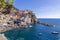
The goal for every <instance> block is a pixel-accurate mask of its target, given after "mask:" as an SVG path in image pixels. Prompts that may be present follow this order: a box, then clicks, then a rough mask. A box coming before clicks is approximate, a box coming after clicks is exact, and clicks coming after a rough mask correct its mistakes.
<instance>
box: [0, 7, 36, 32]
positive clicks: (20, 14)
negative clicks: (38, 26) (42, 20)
mask: <svg viewBox="0 0 60 40" xmlns="http://www.w3.org/2000/svg"><path fill="white" fill-rule="evenodd" d="M36 21H37V18H36V16H35V14H34V13H33V12H32V11H30V10H18V9H16V8H14V7H9V8H7V9H4V8H0V32H4V31H7V30H11V29H14V28H20V27H25V28H27V27H29V26H31V25H32V24H34V23H36Z"/></svg>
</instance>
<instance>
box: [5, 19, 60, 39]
mask: <svg viewBox="0 0 60 40" xmlns="http://www.w3.org/2000/svg"><path fill="white" fill-rule="evenodd" d="M39 20H40V21H41V22H44V23H48V24H54V25H55V27H47V26H43V25H40V24H35V25H33V27H32V28H28V29H15V30H10V31H6V32H4V34H5V36H6V38H7V39H8V40H60V19H39ZM54 31H57V32H59V34H52V32H54Z"/></svg>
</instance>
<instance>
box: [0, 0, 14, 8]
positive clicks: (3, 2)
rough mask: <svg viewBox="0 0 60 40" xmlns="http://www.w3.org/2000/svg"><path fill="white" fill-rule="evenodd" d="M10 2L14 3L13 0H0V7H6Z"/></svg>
mask: <svg viewBox="0 0 60 40" xmlns="http://www.w3.org/2000/svg"><path fill="white" fill-rule="evenodd" d="M12 4H14V0H0V8H7V7H8V6H10V5H12Z"/></svg>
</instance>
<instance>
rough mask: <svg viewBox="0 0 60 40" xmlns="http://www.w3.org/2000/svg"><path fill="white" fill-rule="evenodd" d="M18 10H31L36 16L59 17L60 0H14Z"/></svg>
mask: <svg viewBox="0 0 60 40" xmlns="http://www.w3.org/2000/svg"><path fill="white" fill-rule="evenodd" d="M14 6H15V7H16V8H18V9H20V10H25V9H28V10H32V11H33V12H34V13H35V15H36V16H37V17H38V18H60V0H15V4H14Z"/></svg>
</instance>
